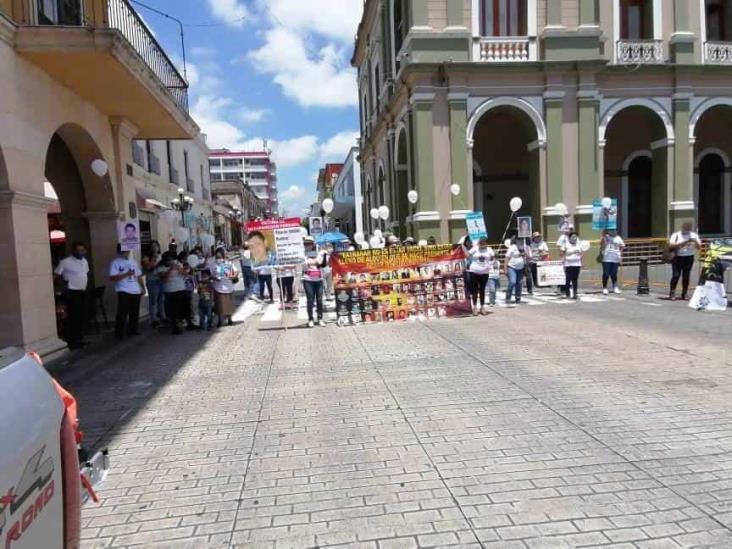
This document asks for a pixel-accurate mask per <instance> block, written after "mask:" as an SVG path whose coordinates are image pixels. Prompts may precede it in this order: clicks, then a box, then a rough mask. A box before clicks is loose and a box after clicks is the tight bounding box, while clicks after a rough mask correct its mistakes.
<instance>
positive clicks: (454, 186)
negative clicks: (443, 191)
mask: <svg viewBox="0 0 732 549" xmlns="http://www.w3.org/2000/svg"><path fill="white" fill-rule="evenodd" d="M450 192H451V193H452V194H453V195H454V196H457V195H459V194H460V185H458V184H457V183H453V184H452V185H450Z"/></svg>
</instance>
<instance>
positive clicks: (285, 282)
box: [277, 265, 295, 306]
mask: <svg viewBox="0 0 732 549" xmlns="http://www.w3.org/2000/svg"><path fill="white" fill-rule="evenodd" d="M277 270H278V271H279V272H278V273H277V275H278V276H277V287H278V288H279V290H280V299H281V300H282V303H283V304H284V305H285V306H287V304H289V303H293V302H294V301H295V291H294V290H295V266H294V265H281V266H279V267H278V268H277Z"/></svg>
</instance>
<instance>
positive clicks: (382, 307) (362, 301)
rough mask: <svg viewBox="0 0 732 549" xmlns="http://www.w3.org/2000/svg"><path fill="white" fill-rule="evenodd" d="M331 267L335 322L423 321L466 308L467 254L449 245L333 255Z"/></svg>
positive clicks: (450, 314) (463, 313) (464, 313)
mask: <svg viewBox="0 0 732 549" xmlns="http://www.w3.org/2000/svg"><path fill="white" fill-rule="evenodd" d="M331 268H332V270H333V284H334V286H335V294H336V312H337V314H338V321H339V323H344V322H350V323H354V324H358V323H362V322H363V323H373V322H390V321H393V320H418V319H419V320H423V319H432V318H444V317H450V316H460V315H466V314H469V313H470V303H469V301H468V295H467V292H466V288H465V277H464V271H465V254H464V252H463V250H462V249H461V248H456V249H453V246H452V245H449V244H448V245H440V246H409V247H405V246H399V247H396V248H383V249H376V250H362V251H357V252H345V253H341V254H335V255H334V256H333V257H332V259H331Z"/></svg>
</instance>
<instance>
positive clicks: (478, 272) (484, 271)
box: [468, 238, 496, 315]
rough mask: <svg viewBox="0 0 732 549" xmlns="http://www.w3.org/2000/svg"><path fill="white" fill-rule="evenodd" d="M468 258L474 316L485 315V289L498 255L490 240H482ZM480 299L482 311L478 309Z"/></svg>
mask: <svg viewBox="0 0 732 549" xmlns="http://www.w3.org/2000/svg"><path fill="white" fill-rule="evenodd" d="M468 257H469V258H470V267H469V268H468V269H469V272H470V281H471V283H472V285H473V287H472V289H471V292H470V294H471V300H472V304H473V314H474V315H478V313H480V314H482V315H484V314H485V287H486V285H487V284H488V278H489V275H490V273H491V270H492V269H493V261H494V259H495V257H496V254H495V253H494V252H493V248H491V247H490V246H488V239H487V238H481V239H480V240H479V241H478V245H477V246H474V247H473V248H472V249H471V250H470V252H469V255H468ZM478 297H480V309H478Z"/></svg>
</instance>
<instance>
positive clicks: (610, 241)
mask: <svg viewBox="0 0 732 549" xmlns="http://www.w3.org/2000/svg"><path fill="white" fill-rule="evenodd" d="M623 246H625V242H623V239H622V238H620V237H619V236H617V235H616V236H614V237H612V238H611V237H607V236H606V237H605V247H604V248H603V249H602V260H603V261H605V262H606V263H620V259H621V258H622V256H623Z"/></svg>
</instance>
